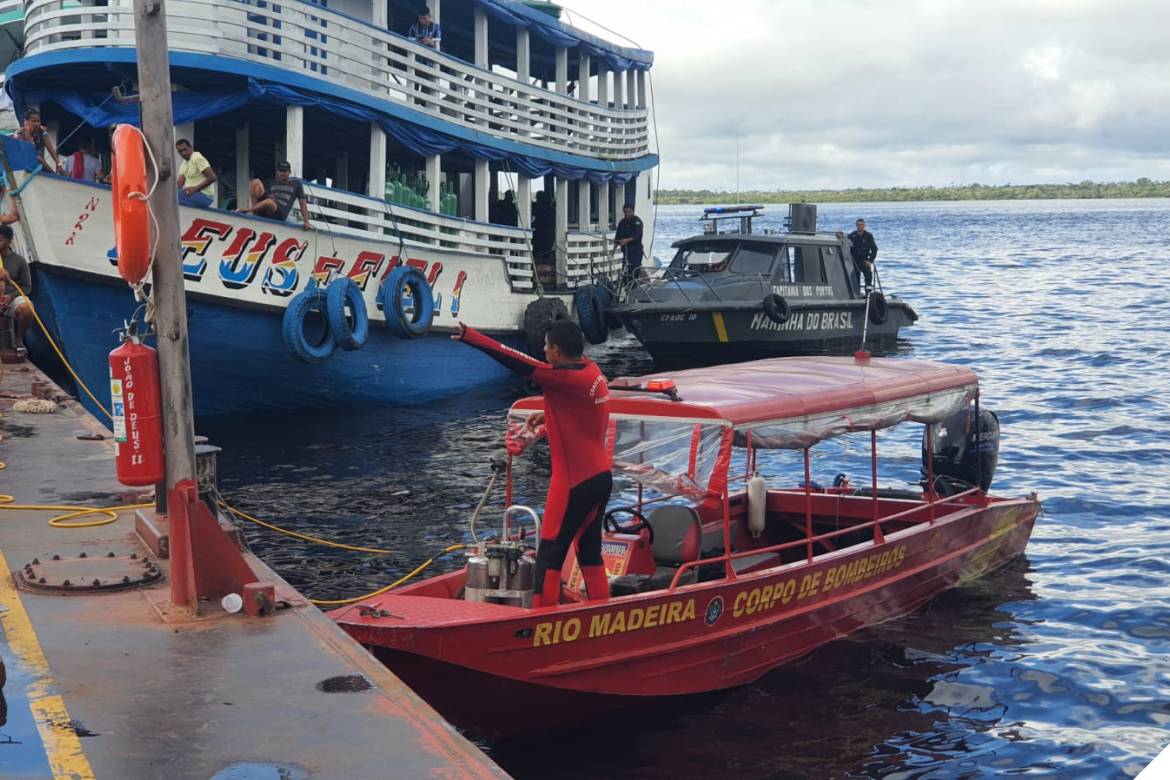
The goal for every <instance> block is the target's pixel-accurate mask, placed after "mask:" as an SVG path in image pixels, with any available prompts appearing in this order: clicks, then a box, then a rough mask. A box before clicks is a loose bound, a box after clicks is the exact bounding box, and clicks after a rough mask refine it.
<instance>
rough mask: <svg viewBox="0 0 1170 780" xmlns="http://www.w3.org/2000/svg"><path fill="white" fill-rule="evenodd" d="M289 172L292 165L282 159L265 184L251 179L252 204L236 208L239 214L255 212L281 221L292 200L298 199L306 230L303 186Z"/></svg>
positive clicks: (305, 200) (284, 217) (306, 206)
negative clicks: (274, 176) (274, 173)
mask: <svg viewBox="0 0 1170 780" xmlns="http://www.w3.org/2000/svg"><path fill="white" fill-rule="evenodd" d="M291 174H292V165H290V164H289V163H288V162H287V161H284V162H279V163H277V164H276V178H275V179H269V180H268V183H267V184H265V183H264V182H262V181H260V180H259V179H252V184H251V191H252V205H251V207H249V208H243V209H237V210H238V211H239V212H240V213H241V214H257V215H259V216H261V217H271V218H272V219H279V220H280V221H281V222H283V221H284V220H286V219H288V213H289V211H291V210H292V204H293V201H297V200H299V201H300V202H301V223H302V225H303V227H304V228H305V230H308V229H309V228H310V225H309V201H308V198H307V197H305V187H304V184H302V183H301V180H300V179H294V178H291Z"/></svg>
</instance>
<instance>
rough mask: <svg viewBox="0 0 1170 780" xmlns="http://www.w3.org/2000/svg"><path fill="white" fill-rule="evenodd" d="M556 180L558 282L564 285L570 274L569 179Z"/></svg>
mask: <svg viewBox="0 0 1170 780" xmlns="http://www.w3.org/2000/svg"><path fill="white" fill-rule="evenodd" d="M554 181H555V182H556V190H555V197H556V208H557V210H556V233H555V241H556V244H555V246H556V252H557V284H558V285H563V284H564V283H565V281H566V280H567V279H568V274H569V252H568V234H569V180H568V179H562V178H561V177H560V176H557V177H555V179H554Z"/></svg>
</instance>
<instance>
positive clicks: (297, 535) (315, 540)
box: [219, 501, 394, 555]
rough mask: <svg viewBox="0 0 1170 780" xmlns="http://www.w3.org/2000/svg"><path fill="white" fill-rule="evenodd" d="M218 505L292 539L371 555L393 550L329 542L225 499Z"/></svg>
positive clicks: (386, 553) (385, 553)
mask: <svg viewBox="0 0 1170 780" xmlns="http://www.w3.org/2000/svg"><path fill="white" fill-rule="evenodd" d="M219 505H220V506H221V507H223V508H224V509H226V510H227V511H229V512H231V513H232V514H233V515H235V516H236V517H241V518H243V519H244V520H247V521H249V522H252V523H255V524H256V525H258V526H262V527H264V528H267V529H268V530H270V531H276V532H277V533H278V534H284V535H285V536H291V537H292V538H294V539H303V540H304V541H306V542H313V543H315V544H320V545H324V546H325V547H334V548H336V549H338V550H350V551H352V552H361V553H370V554H372V555H388V554H390V553H392V552H394V551H393V550H383V549H381V548H380V547H359V546H357V545H353V544H344V543H343V542H331V541H329V540H328V539H322V538H320V537H318V536H309V535H308V534H302V533H300V532H298V531H290V530H288V529H287V528H281V527H280V526H278V525H273V524H272V523H268V522H265V521H264V520H260V519H258V518H255V517H252V516H251V515H250V514H248V513H247V512H242V511H240V510H239V509H236V508H235V507H234V506H232V505H231V504H228V503H227V502H226V501H220V502H219Z"/></svg>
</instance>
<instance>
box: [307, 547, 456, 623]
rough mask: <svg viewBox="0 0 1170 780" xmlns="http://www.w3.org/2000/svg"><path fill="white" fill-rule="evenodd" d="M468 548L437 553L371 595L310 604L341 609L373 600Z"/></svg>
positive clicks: (446, 549)
mask: <svg viewBox="0 0 1170 780" xmlns="http://www.w3.org/2000/svg"><path fill="white" fill-rule="evenodd" d="M466 548H467V545H466V544H453V545H451V546H450V547H447V548H444V549H443V551H442V552H439V553H436V554H435V555H432V556H431V557H430V558H428V559H427V560H425V561H423V562H422V563H421V564H419V565H418V566H417V567H416V568H415V569H414V570H413V571H411V572H410V573H409V574H407V575H405V576H403V577H399V578H398V579H396V580H394V582H392V583H390V584H389V585H387V586H385V587H382V588H378V589H377V590H372V591H370V592H369V593H363V594H362V595H360V596H354V597H353V598H348V599H309V602H310V603H312V604H316V605H317V606H319V607H341V606H345V605H346V604H354V603H356V602H358V601H365V600H366V599H372V598H373V597H374V596H381V595H382V594H383V593H385V592H386V591H389V590H393V589H394V588H397V587H398V586H399V585H401V584H402V583H404V582H406V581H407V580H410V579H413V578H414V577H416V576H418V575H419V574H421V573H422V572H424V571H426V570H427V569H428V568H430V566H431V564H433V563H434V562H435V561H437V560H439V559H440V558H442V557H443V556H444V555H447V554H448V553H453V552H455V551H456V550H463V549H466Z"/></svg>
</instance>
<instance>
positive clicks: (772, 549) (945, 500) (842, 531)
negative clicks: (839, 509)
mask: <svg viewBox="0 0 1170 780" xmlns="http://www.w3.org/2000/svg"><path fill="white" fill-rule="evenodd" d="M768 492H769V493H773V492H776V493H792V494H797V495H801V496H810V497H811V496H812V495H814V494H812V493H808V492H806V491H804V490H791V491H789V490H781V491H768ZM979 493H981V491H980V490H979V488H971V489H970V490H965V491H963V492H961V493H956V494H955V495H953V496H943V497H940V496H937V495H931V496H928V497H927V499H926V500H925V501H923V502H921V503H919V504H917V505H915V506H912V507H910V508H908V509H905V510H903V511H901V512H896V513H894V514H892V515H886V516H885V517H879V518H875V519H870V520H867V521H865V522H864V523H857V524H856V525H850V526H847V527H845V528H837V529H834V530H832V531H827V532H825V533H822V534H815V535H812V536H804V537H801V538H800V539H793V540H792V541H788V542H782V543H781V544H774V545H770V546H768V547H756V548H752V549H750V550H740V551H739V552H732V553H724V554H723V555H718V556H714V557H711V558H701V559H699V560H696V561H687V562H686V563H683V564H682V565H680V566H679V567H678V570H677V571H676V572H675V573H674V578H673V579H672V580H671V581H670V587H669V590H674V589H675V588H677V587H678V586H679V582H680V580H681V579H682V576H683V574H684V573H685V572H686V571H688V570H690V569H693V568H696V567H699V566H714V565H718V564H723V566H724V568H725V570H726V573H727V577H728V579H735V577H736V574H735V569H734V567H733V566H732V561H735V560H739V559H742V558H752V557H755V556H760V555H771V554H776V555H778V554H779V553H781V552H784V551H785V550H793V549H797V548H806V549H807V551H808V555H807V558H806V560H805V563H812V561H813V559H814V557H815V556H814V555H813V547H814V546H815V545H817V544H821V543H824V542H828V541H832V540H833V539H836V538H837V537H839V536H844V535H846V534H853V533H857V532H858V531H865V530H873V531H874V532H875V533H874V536H875V538H882V533H881V527H882V526H883V525H884V524H886V523H890V522H893V521H895V520H897V521H902V522H905V521H906V520H908V519H910V518H912V517H914V516H915V515H917V514H924V515H925V517H924V518H922V519H921V520H918V521H917V522H918V523H929V524H933V523H934V521H935V515H936V511H937V509H938V507H940V506H946V505H948V504H955V503H961V502H960V499H967V498H971V497H976V498H977V497H978V496H977V494H979ZM962 503H965V502H962ZM809 511H810V512H811V506H810V509H809ZM874 544H877V542H876V541H875V542H874Z"/></svg>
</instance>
